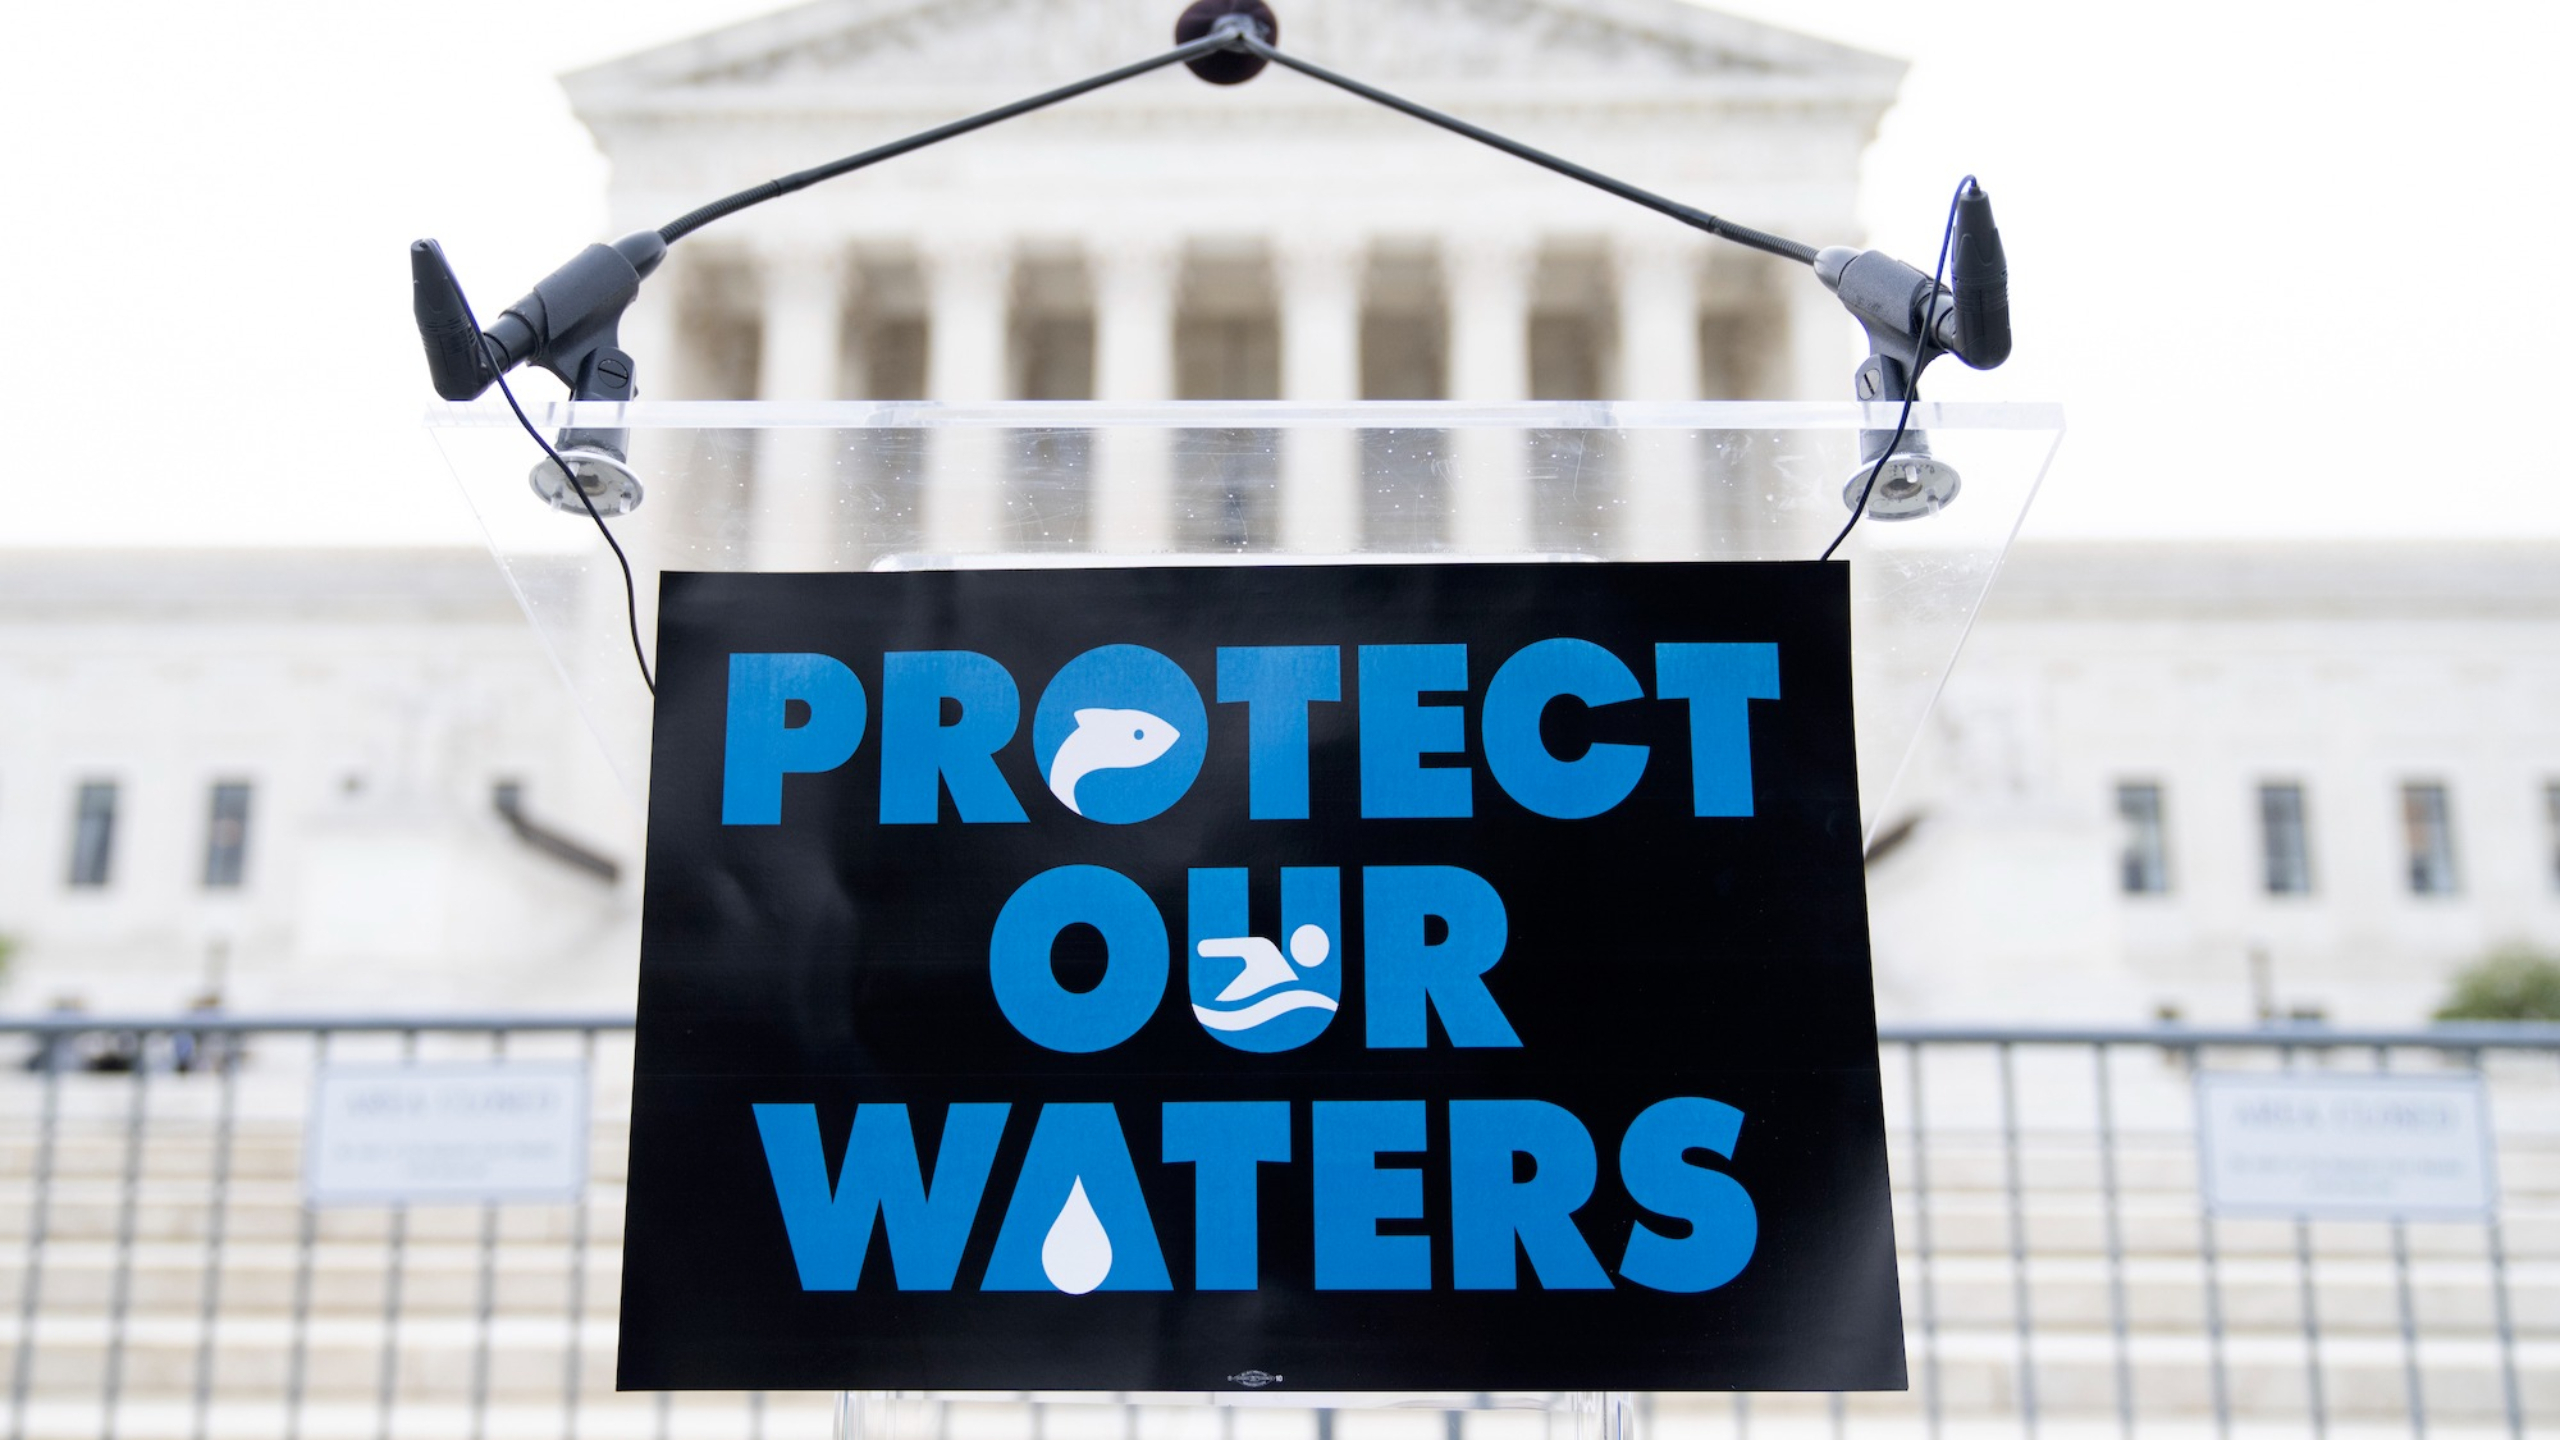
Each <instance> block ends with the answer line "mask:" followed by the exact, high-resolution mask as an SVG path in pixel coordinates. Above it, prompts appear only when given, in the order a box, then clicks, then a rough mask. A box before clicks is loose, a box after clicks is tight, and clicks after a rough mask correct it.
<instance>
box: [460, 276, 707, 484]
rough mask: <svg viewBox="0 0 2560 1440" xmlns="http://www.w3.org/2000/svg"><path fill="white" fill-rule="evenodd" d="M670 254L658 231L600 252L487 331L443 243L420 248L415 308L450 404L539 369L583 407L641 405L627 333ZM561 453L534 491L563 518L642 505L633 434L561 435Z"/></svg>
mask: <svg viewBox="0 0 2560 1440" xmlns="http://www.w3.org/2000/svg"><path fill="white" fill-rule="evenodd" d="M666 253H667V246H666V242H665V241H664V240H663V239H661V238H659V235H658V233H657V232H656V231H654V230H643V231H640V232H639V233H637V234H633V235H627V236H624V237H623V238H622V239H620V240H617V241H615V242H614V243H612V244H611V245H590V246H588V247H587V248H586V249H584V250H581V251H579V252H578V253H577V254H576V255H575V256H573V257H571V258H570V260H569V263H568V264H566V265H563V266H561V267H560V268H559V269H557V270H554V271H552V272H551V274H549V275H548V276H546V277H544V278H543V279H542V280H541V281H540V282H539V283H537V284H536V285H535V286H534V287H533V289H532V290H531V291H530V292H529V293H527V294H526V295H525V297H524V298H523V299H521V300H518V301H517V302H516V303H514V304H513V305H510V306H508V307H507V308H506V311H505V312H504V313H503V314H501V315H499V317H498V319H497V321H496V323H495V324H492V325H491V326H490V327H489V328H488V329H487V330H485V331H484V330H480V329H478V328H476V327H475V325H474V324H473V322H472V319H471V312H470V309H469V307H468V305H467V304H465V302H464V300H463V298H462V285H461V282H460V281H458V280H456V279H455V278H454V274H453V267H452V266H451V265H450V264H448V263H446V261H445V258H444V248H443V247H442V246H440V245H438V244H437V243H436V242H435V241H433V240H420V241H418V242H417V243H415V244H413V245H411V246H410V247H409V279H410V294H411V303H412V308H413V309H414V310H415V312H416V316H417V322H418V338H419V339H420V341H421V342H422V343H423V344H424V345H425V346H426V352H427V370H428V373H429V375H430V377H431V378H432V379H433V380H434V382H435V387H436V393H437V394H438V395H441V396H443V397H444V398H445V399H447V400H473V399H477V398H479V396H480V395H481V394H482V393H483V392H485V391H486V390H488V388H489V387H490V386H491V385H493V384H495V383H496V382H497V380H498V377H499V376H501V375H503V374H505V373H506V372H507V371H509V370H512V369H514V368H516V367H517V366H518V365H526V364H530V365H533V366H536V367H538V368H540V369H543V370H547V371H549V372H551V374H553V375H554V376H557V377H558V378H559V380H560V382H561V383H562V384H564V385H566V386H568V387H569V398H570V399H571V400H573V401H580V400H594V401H605V402H614V403H619V402H623V401H628V400H631V399H632V398H634V397H635V396H636V395H637V393H638V390H637V387H636V386H635V384H634V374H635V370H636V366H635V364H634V362H633V361H632V358H631V356H630V354H629V353H628V352H627V351H625V350H623V349H622V347H621V344H620V343H619V337H618V334H617V332H618V331H619V329H620V328H621V324H622V313H623V311H624V310H625V309H627V308H629V306H630V304H631V302H632V300H633V299H634V298H636V297H637V296H638V295H639V293H640V282H641V280H643V279H644V278H646V277H647V276H648V275H649V273H650V272H651V271H653V270H655V269H657V268H658V262H659V261H660V260H663V259H665V258H666ZM558 449H559V452H560V455H559V460H560V463H559V464H554V463H552V461H551V459H550V457H548V456H546V457H544V460H543V463H542V464H540V465H538V466H536V467H534V470H533V473H532V476H531V479H532V483H533V488H534V492H535V493H536V494H538V495H540V496H541V497H542V498H543V500H544V501H545V502H547V503H548V504H550V505H551V506H552V507H553V508H554V509H559V510H565V511H568V512H570V513H572V514H583V513H585V512H586V511H587V510H588V509H589V508H590V507H592V508H593V509H594V510H595V511H596V513H598V514H599V515H620V514H623V513H625V512H627V511H629V510H631V509H632V508H634V507H636V506H637V505H638V504H639V503H640V497H641V488H640V481H639V478H638V477H637V476H636V475H634V474H633V473H632V471H631V467H630V464H629V457H630V432H628V431H626V430H621V429H607V428H574V427H573V428H571V429H566V430H563V431H561V432H560V437H559V445H558ZM563 466H566V467H567V469H568V471H569V474H568V475H567V476H563V475H562V473H561V470H562V467H563ZM573 487H574V488H573Z"/></svg>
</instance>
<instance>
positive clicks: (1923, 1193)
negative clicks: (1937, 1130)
mask: <svg viewBox="0 0 2560 1440" xmlns="http://www.w3.org/2000/svg"><path fill="white" fill-rule="evenodd" d="M1902 1054H1903V1059H1904V1062H1905V1065H1906V1066H1907V1068H1908V1069H1909V1071H1910V1073H1911V1238H1912V1242H1913V1245H1914V1247H1915V1248H1916V1249H1917V1250H1918V1252H1919V1256H1920V1376H1921V1391H1920V1407H1921V1413H1922V1414H1923V1416H1925V1417H1926V1420H1927V1423H1928V1427H1929V1428H1928V1434H1929V1440H1939V1435H1940V1433H1941V1431H1942V1429H1943V1426H1944V1424H1945V1410H1946V1401H1945V1397H1944V1395H1943V1394H1942V1393H1941V1391H1940V1389H1939V1383H1938V1277H1937V1255H1936V1253H1935V1244H1934V1241H1933V1237H1932V1236H1931V1235H1930V1233H1929V1123H1928V1118H1927V1116H1926V1115H1925V1114H1924V1113H1923V1111H1924V1107H1925V1106H1926V1105H1927V1104H1928V1093H1927V1091H1925V1090H1924V1089H1923V1088H1922V1087H1921V1080H1920V1072H1921V1069H1922V1066H1921V1064H1920V1054H1921V1049H1920V1043H1919V1042H1918V1041H1916V1040H1915V1041H1910V1042H1907V1043H1905V1044H1904V1045H1903V1047H1902Z"/></svg>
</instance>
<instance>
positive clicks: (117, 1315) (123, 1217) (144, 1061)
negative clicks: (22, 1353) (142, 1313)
mask: <svg viewBox="0 0 2560 1440" xmlns="http://www.w3.org/2000/svg"><path fill="white" fill-rule="evenodd" d="M150 1097H151V1032H150V1031H148V1030H137V1031H134V1032H133V1095H132V1098H131V1099H129V1100H128V1101H126V1102H125V1112H124V1163H123V1166H122V1167H121V1168H120V1169H119V1170H118V1172H117V1176H116V1258H115V1269H114V1271H113V1272H112V1278H111V1279H110V1280H109V1281H108V1282H107V1359H106V1364H105V1366H104V1367H103V1369H104V1371H105V1374H104V1376H103V1377H102V1378H101V1379H100V1381H99V1382H98V1409H99V1420H98V1434H99V1437H100V1440H116V1421H117V1420H118V1419H119V1418H120V1417H119V1415H118V1411H120V1410H121V1409H122V1408H123V1400H124V1345H125V1324H126V1321H127V1319H128V1318H129V1317H130V1315H131V1313H132V1310H133V1239H134V1226H135V1224H136V1222H137V1220H138V1219H139V1217H140V1212H141V1208H142V1132H143V1128H144V1127H145V1126H147V1125H148V1124H150V1122H151V1098H150Z"/></svg>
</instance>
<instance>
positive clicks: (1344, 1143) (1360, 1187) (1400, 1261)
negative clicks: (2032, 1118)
mask: <svg viewBox="0 0 2560 1440" xmlns="http://www.w3.org/2000/svg"><path fill="white" fill-rule="evenodd" d="M1425 1143H1426V1139H1425V1134H1424V1125H1423V1113H1422V1102H1421V1101H1419V1100H1319V1101H1317V1102H1315V1192H1316V1193H1315V1201H1316V1204H1315V1212H1316V1213H1315V1222H1316V1235H1315V1241H1316V1288H1317V1289H1319V1290H1428V1289H1430V1288H1431V1237H1430V1236H1428V1235H1381V1234H1379V1233H1378V1222H1379V1221H1381V1220H1418V1219H1421V1218H1422V1172H1421V1171H1419V1170H1409V1169H1393V1170H1381V1169H1379V1168H1378V1156H1379V1155H1380V1154H1381V1153H1382V1152H1385V1151H1396V1150H1420V1149H1422V1148H1423V1147H1424V1145H1425Z"/></svg>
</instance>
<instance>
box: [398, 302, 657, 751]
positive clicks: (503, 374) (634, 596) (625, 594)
mask: <svg viewBox="0 0 2560 1440" xmlns="http://www.w3.org/2000/svg"><path fill="white" fill-rule="evenodd" d="M448 273H450V272H448ZM453 298H455V299H456V300H459V301H461V302H462V318H463V319H465V320H468V321H470V322H471V333H472V334H474V335H478V336H479V337H480V344H481V345H482V346H483V347H484V348H485V347H486V346H487V345H488V344H489V343H490V342H489V337H488V335H487V334H486V333H485V332H484V331H482V330H481V328H480V317H479V316H478V315H477V314H475V313H474V312H473V311H472V309H471V297H470V296H468V295H465V294H463V293H462V279H461V277H459V276H456V277H454V281H453ZM490 368H491V370H492V371H494V372H495V373H496V376H497V380H498V393H499V394H501V395H504V396H506V397H507V408H508V409H510V410H512V411H514V412H515V414H516V423H517V424H519V425H521V426H523V427H524V433H526V434H527V435H530V436H532V437H533V443H534V444H536V445H539V446H541V447H542V453H543V454H545V455H548V456H550V457H551V463H552V464H554V465H557V466H559V467H560V478H561V479H562V480H563V481H565V482H567V484H568V487H569V493H570V494H572V495H575V496H577V497H578V503H579V504H580V505H583V506H585V507H586V511H587V518H588V519H590V520H593V521H594V522H596V533H597V534H599V535H602V536H603V537H604V543H605V545H606V546H607V547H608V548H610V549H611V550H612V551H613V563H615V564H616V565H619V566H621V567H622V617H623V619H624V620H625V621H627V622H628V623H629V624H630V626H631V659H632V661H633V662H634V663H636V664H637V665H639V667H640V683H641V684H643V685H646V686H648V687H649V698H650V699H652V700H654V699H656V698H658V681H657V677H656V676H654V675H651V674H650V673H649V654H648V652H647V651H646V650H645V649H643V648H642V647H641V644H640V587H639V585H638V584H637V583H636V582H635V581H633V580H632V578H631V557H630V556H628V555H625V554H623V553H622V542H621V541H619V540H616V539H614V538H613V527H612V526H610V525H607V524H605V523H604V516H603V515H601V514H599V513H597V511H596V502H595V501H594V499H592V498H591V497H589V496H588V494H587V489H586V487H585V486H583V485H581V484H579V483H578V473H577V472H576V471H574V470H572V469H570V468H569V462H568V461H566V460H563V459H561V458H560V452H559V451H557V450H554V449H553V448H551V442H550V440H548V439H547V438H545V437H544V436H543V433H542V432H541V431H540V430H537V429H535V428H534V424H533V421H532V420H531V419H529V418H527V416H526V415H525V413H524V406H522V405H520V404H518V403H517V402H516V392H515V390H514V389H513V387H511V386H509V385H508V384H507V370H506V367H505V366H503V365H500V364H498V363H496V361H495V360H494V359H493V360H492V361H491V362H490Z"/></svg>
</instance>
